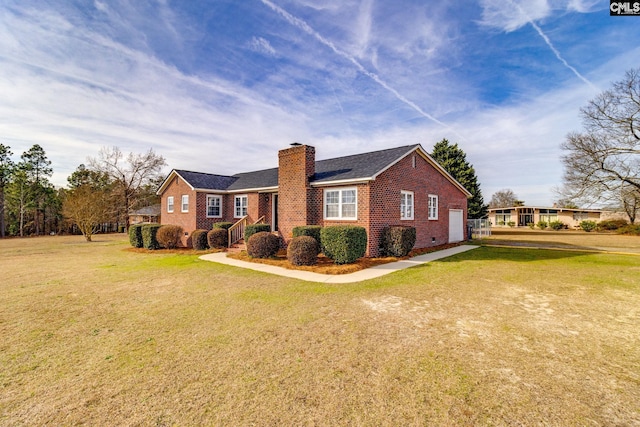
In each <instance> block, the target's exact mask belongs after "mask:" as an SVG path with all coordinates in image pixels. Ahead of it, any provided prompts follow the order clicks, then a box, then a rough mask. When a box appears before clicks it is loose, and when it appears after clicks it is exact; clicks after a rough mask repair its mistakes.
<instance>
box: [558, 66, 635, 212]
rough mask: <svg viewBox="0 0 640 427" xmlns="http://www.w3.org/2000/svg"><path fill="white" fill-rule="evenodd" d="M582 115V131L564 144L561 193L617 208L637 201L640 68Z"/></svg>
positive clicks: (585, 108) (582, 200) (615, 84)
mask: <svg viewBox="0 0 640 427" xmlns="http://www.w3.org/2000/svg"><path fill="white" fill-rule="evenodd" d="M580 112H581V116H582V119H583V126H584V131H583V132H580V133H578V132H574V133H570V134H569V135H568V136H567V139H566V141H565V142H564V143H563V144H562V149H563V150H565V152H566V154H565V155H564V156H563V157H562V162H563V163H564V167H565V173H564V187H563V189H562V194H563V195H565V197H569V198H571V199H572V200H576V201H581V202H583V203H597V202H609V203H610V202H612V201H614V200H615V201H617V204H618V205H624V204H625V203H624V199H625V198H627V199H629V197H631V198H630V199H629V200H634V199H638V198H640V68H638V69H633V70H630V71H627V73H626V74H625V78H624V79H623V80H621V81H619V82H616V83H614V84H613V85H612V88H611V89H609V90H607V91H605V92H603V93H601V94H600V95H598V96H597V97H596V98H595V99H593V100H591V101H589V103H588V104H587V106H586V107H584V108H582V109H581V110H580ZM632 216H633V218H634V219H635V213H634V215H632ZM632 216H630V217H629V218H630V219H631V217H632Z"/></svg>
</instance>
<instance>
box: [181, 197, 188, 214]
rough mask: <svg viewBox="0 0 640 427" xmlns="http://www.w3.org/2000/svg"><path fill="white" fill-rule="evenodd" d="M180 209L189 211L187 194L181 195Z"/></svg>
mask: <svg viewBox="0 0 640 427" xmlns="http://www.w3.org/2000/svg"><path fill="white" fill-rule="evenodd" d="M181 206H182V207H181V211H182V212H189V195H188V194H183V195H182V205H181Z"/></svg>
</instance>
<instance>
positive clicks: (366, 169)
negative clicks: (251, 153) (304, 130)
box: [175, 144, 420, 191]
mask: <svg viewBox="0 0 640 427" xmlns="http://www.w3.org/2000/svg"><path fill="white" fill-rule="evenodd" d="M418 147H420V146H419V145H417V144H414V145H405V146H402V147H396V148H389V149H386V150H380V151H373V152H370V153H363V154H355V155H352V156H345V157H337V158H335V159H327V160H319V161H316V173H315V175H314V176H313V178H312V179H311V182H312V183H325V182H332V181H342V180H358V179H366V178H371V177H374V176H376V175H377V174H379V173H380V172H382V171H383V170H384V169H386V168H387V167H389V166H390V165H392V164H393V163H395V162H396V161H397V160H399V159H400V158H401V157H403V156H404V155H406V154H408V153H409V152H411V151H413V150H414V149H416V148H418ZM175 172H176V173H178V174H179V175H180V176H181V177H182V178H184V179H185V180H186V181H187V182H188V183H189V184H190V185H191V186H192V187H193V188H197V189H202V190H220V191H242V190H249V189H254V188H268V187H277V186H278V168H272V169H264V170H259V171H254V172H245V173H238V174H235V175H233V176H225V175H214V174H209V173H202V172H191V171H185V170H178V169H176V170H175Z"/></svg>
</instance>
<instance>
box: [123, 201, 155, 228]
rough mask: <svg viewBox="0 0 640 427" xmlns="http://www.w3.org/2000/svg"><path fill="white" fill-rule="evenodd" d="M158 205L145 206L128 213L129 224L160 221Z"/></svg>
mask: <svg viewBox="0 0 640 427" xmlns="http://www.w3.org/2000/svg"><path fill="white" fill-rule="evenodd" d="M160 212H161V208H160V205H159V204H158V205H152V206H147V207H144V208H142V209H138V210H137V211H133V212H131V213H129V224H140V223H143V222H158V223H159V222H160Z"/></svg>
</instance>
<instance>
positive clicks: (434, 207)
mask: <svg viewBox="0 0 640 427" xmlns="http://www.w3.org/2000/svg"><path fill="white" fill-rule="evenodd" d="M429 219H438V196H436V195H435V194H429Z"/></svg>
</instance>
